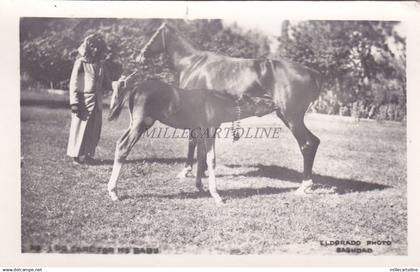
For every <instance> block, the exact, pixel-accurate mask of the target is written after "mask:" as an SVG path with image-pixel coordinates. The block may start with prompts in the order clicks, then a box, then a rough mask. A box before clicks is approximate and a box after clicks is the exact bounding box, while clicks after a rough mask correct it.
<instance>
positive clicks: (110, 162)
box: [92, 158, 185, 165]
mask: <svg viewBox="0 0 420 272" xmlns="http://www.w3.org/2000/svg"><path fill="white" fill-rule="evenodd" d="M145 162H147V163H162V164H174V163H185V158H143V159H134V160H126V161H124V164H136V163H145ZM113 164H114V160H109V159H107V160H96V161H95V162H93V163H92V165H113Z"/></svg>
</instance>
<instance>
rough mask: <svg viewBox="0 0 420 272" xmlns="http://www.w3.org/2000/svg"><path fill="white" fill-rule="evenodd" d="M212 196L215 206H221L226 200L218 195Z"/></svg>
mask: <svg viewBox="0 0 420 272" xmlns="http://www.w3.org/2000/svg"><path fill="white" fill-rule="evenodd" d="M213 198H214V201H215V202H216V205H217V206H223V205H225V204H226V200H225V199H223V198H221V197H220V196H219V197H213Z"/></svg>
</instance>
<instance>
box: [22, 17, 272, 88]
mask: <svg viewBox="0 0 420 272" xmlns="http://www.w3.org/2000/svg"><path fill="white" fill-rule="evenodd" d="M167 21H168V23H170V24H171V25H173V26H174V27H175V28H177V29H178V30H179V31H178V33H179V34H180V35H187V36H186V38H187V39H188V40H190V41H191V42H192V43H193V44H194V45H195V46H196V47H197V48H198V49H201V50H209V51H214V52H219V53H222V54H226V55H230V56H234V57H254V56H262V55H267V54H268V43H267V41H265V44H264V45H263V46H264V47H263V48H262V47H261V46H260V45H259V44H258V43H256V42H254V41H253V40H252V38H246V37H244V36H243V35H242V34H239V33H238V32H236V31H233V30H231V29H229V28H225V27H224V26H223V24H222V21H221V20H191V21H184V20H167ZM161 22H162V20H159V19H39V18H23V19H22V20H21V67H22V75H23V77H24V78H28V77H30V78H32V79H33V80H35V81H38V82H41V83H43V84H44V85H48V86H49V85H54V86H57V85H59V86H60V87H64V88H65V87H67V86H66V85H67V84H68V78H69V77H70V73H71V68H72V64H73V61H74V59H75V57H76V56H77V47H78V46H79V44H80V43H81V41H82V40H83V38H84V37H85V36H86V35H88V34H90V33H92V32H99V33H101V34H103V35H104V37H105V40H106V42H107V45H108V49H109V50H108V51H109V54H108V57H107V62H108V65H109V66H110V68H111V69H110V71H113V73H114V74H113V78H118V77H119V76H120V74H121V73H122V72H123V71H126V70H134V69H139V70H140V71H141V74H142V75H143V76H144V77H145V78H150V77H159V78H161V79H163V80H165V81H167V82H169V83H172V82H173V81H174V80H175V76H174V75H173V73H172V71H171V69H170V67H169V65H168V61H167V59H166V58H165V56H164V55H160V56H158V57H156V58H153V59H148V60H147V61H146V63H144V64H143V65H141V66H139V65H138V64H137V63H135V62H134V60H135V58H136V57H137V55H138V54H139V52H140V50H141V49H142V47H143V45H144V44H145V43H146V42H147V41H148V39H149V38H150V37H151V35H152V34H153V33H154V31H155V30H156V29H157V28H158V26H159V25H160V24H161ZM248 35H251V34H248ZM51 82H52V84H51Z"/></svg>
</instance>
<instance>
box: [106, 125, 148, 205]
mask: <svg viewBox="0 0 420 272" xmlns="http://www.w3.org/2000/svg"><path fill="white" fill-rule="evenodd" d="M150 126H151V124H148V125H146V124H145V123H143V122H142V121H139V122H133V123H132V124H131V125H130V127H129V128H128V130H127V131H126V132H125V133H124V134H123V135H122V136H121V138H120V139H119V140H118V141H117V146H116V148H115V159H114V166H113V167H112V174H111V178H110V179H109V182H108V194H109V196H110V197H111V199H112V200H113V201H115V200H118V195H117V181H118V177H119V175H120V172H121V168H122V163H123V161H124V160H125V158H127V156H128V154H129V153H130V151H131V149H132V148H133V146H134V145H135V143H136V142H137V141H138V139H139V138H140V136H141V135H142V134H143V133H144V132H145V131H146V130H147V128H148V127H150Z"/></svg>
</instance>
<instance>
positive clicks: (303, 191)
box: [294, 187, 308, 196]
mask: <svg viewBox="0 0 420 272" xmlns="http://www.w3.org/2000/svg"><path fill="white" fill-rule="evenodd" d="M307 190H308V188H303V187H299V188H297V189H296V191H295V192H294V195H295V196H307V195H308V193H307Z"/></svg>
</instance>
